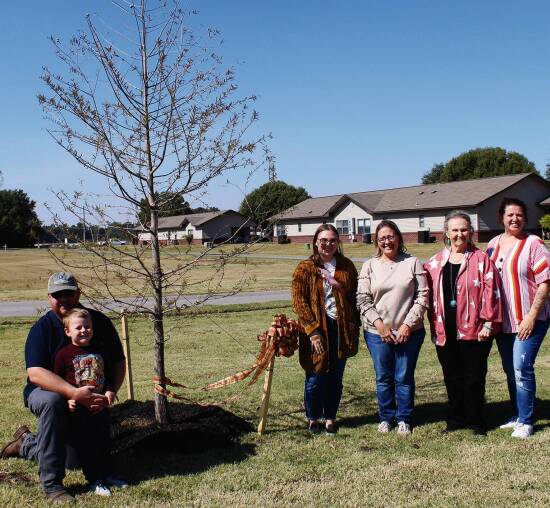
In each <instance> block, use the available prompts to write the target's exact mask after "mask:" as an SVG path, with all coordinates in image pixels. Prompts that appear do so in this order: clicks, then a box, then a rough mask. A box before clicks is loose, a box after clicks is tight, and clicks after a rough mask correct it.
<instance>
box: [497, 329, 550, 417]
mask: <svg viewBox="0 0 550 508" xmlns="http://www.w3.org/2000/svg"><path fill="white" fill-rule="evenodd" d="M549 324H550V322H549V321H536V322H535V327H534V328H533V331H532V333H531V335H530V336H529V338H528V339H526V340H519V339H518V338H517V336H516V334H515V333H503V334H501V335H500V336H499V337H498V339H497V346H498V351H499V353H500V358H501V359H502V368H503V369H504V372H505V373H506V380H507V382H508V392H509V394H510V401H511V402H512V408H513V411H514V416H517V417H518V418H519V421H520V423H526V424H528V425H533V421H534V418H533V413H534V408H535V393H536V381H535V360H536V358H537V354H538V352H539V349H540V345H541V344H542V341H543V339H544V336H545V335H546V332H547V331H548V325H549Z"/></svg>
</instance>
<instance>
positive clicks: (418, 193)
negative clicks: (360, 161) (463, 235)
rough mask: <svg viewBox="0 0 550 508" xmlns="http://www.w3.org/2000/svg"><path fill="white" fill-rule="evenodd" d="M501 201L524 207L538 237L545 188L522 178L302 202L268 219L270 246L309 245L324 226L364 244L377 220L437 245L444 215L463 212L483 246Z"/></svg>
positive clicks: (549, 186)
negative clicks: (280, 243) (271, 224)
mask: <svg viewBox="0 0 550 508" xmlns="http://www.w3.org/2000/svg"><path fill="white" fill-rule="evenodd" d="M503 197H516V198H519V199H521V200H523V201H525V203H527V206H528V210H529V214H528V217H529V225H530V226H531V229H532V230H533V231H535V232H537V233H539V234H540V229H539V228H538V221H539V219H540V217H541V216H542V215H543V214H544V213H546V212H545V209H546V210H547V209H548V203H549V202H550V182H548V181H547V180H545V179H544V178H542V177H540V176H539V175H536V174H533V173H524V174H520V175H507V176H496V177H491V178H481V179H477V180H464V181H459V182H449V183H438V184H430V185H417V186H414V187H400V188H396V189H384V190H375V191H368V192H355V193H349V194H338V195H335V196H324V197H319V198H310V199H306V200H305V201H302V202H301V203H299V204H298V205H296V206H294V207H292V208H290V209H288V210H286V211H284V212H283V213H281V214H279V215H277V216H276V217H274V218H273V220H274V221H275V222H276V227H275V231H274V232H275V236H274V241H278V239H279V237H281V236H282V235H286V237H287V238H288V239H289V240H290V241H291V242H298V243H308V242H311V240H312V239H313V234H314V232H315V230H316V229H317V227H319V225H321V224H323V223H327V224H333V225H334V226H335V227H336V228H337V229H338V232H339V233H340V236H341V239H342V240H343V241H353V240H355V241H358V242H362V241H367V242H368V241H370V240H371V235H372V233H373V232H374V230H375V229H376V226H377V225H378V223H379V222H380V221H381V220H382V219H390V220H392V221H394V222H395V223H396V224H397V225H398V227H399V229H400V230H401V232H402V233H403V236H404V238H405V241H406V242H426V241H434V240H440V239H441V238H442V234H443V221H444V218H445V215H446V214H447V213H449V212H450V211H451V210H454V209H462V210H464V211H466V212H468V214H470V217H471V218H472V224H473V226H474V232H475V233H474V237H475V240H476V241H482V242H485V241H488V240H489V239H490V238H492V237H493V236H494V235H496V234H498V233H499V232H501V231H502V227H501V225H500V223H499V221H498V217H497V210H498V207H499V204H500V202H501V200H502V198H503Z"/></svg>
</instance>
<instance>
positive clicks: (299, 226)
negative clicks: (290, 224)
mask: <svg viewBox="0 0 550 508" xmlns="http://www.w3.org/2000/svg"><path fill="white" fill-rule="evenodd" d="M301 232H302V223H301V222H298V233H301Z"/></svg>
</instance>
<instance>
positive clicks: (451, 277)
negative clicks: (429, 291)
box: [449, 261, 460, 309]
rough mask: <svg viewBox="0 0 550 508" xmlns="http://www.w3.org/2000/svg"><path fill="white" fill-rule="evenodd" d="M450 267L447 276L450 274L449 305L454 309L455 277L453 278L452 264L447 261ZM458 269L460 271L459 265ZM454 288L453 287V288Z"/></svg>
mask: <svg viewBox="0 0 550 508" xmlns="http://www.w3.org/2000/svg"><path fill="white" fill-rule="evenodd" d="M449 263H450V265H451V269H450V270H449V274H450V280H449V282H450V285H451V301H450V302H449V305H450V306H451V307H452V308H453V309H454V308H455V307H456V277H453V270H454V267H455V265H454V263H451V262H450V261H449ZM458 269H459V270H460V265H458ZM456 275H457V277H458V272H457V274H456ZM453 286H454V287H453Z"/></svg>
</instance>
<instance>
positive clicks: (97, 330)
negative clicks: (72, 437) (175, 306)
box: [23, 309, 124, 406]
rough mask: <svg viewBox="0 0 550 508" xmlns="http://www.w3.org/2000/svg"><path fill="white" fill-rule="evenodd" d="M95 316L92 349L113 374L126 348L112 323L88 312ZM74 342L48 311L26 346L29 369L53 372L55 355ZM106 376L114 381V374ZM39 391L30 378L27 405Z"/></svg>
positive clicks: (24, 395)
mask: <svg viewBox="0 0 550 508" xmlns="http://www.w3.org/2000/svg"><path fill="white" fill-rule="evenodd" d="M87 310H88V311H89V312H90V314H91V316H92V326H93V330H94V336H93V338H92V340H91V341H90V347H92V348H94V349H95V350H97V351H98V352H99V353H100V354H101V355H102V356H103V358H104V359H105V365H109V366H110V368H111V370H114V367H115V366H116V364H117V363H119V362H121V361H123V360H124V352H123V351H122V344H121V343H120V339H119V337H118V333H117V331H116V329H115V327H114V326H113V323H111V320H110V319H109V318H108V317H107V316H105V315H104V314H102V313H101V312H99V311H96V310H93V309H87ZM70 343H71V340H70V339H69V337H67V336H66V335H65V328H64V327H63V323H62V321H61V320H60V319H59V318H58V317H57V316H56V315H55V314H54V312H53V311H51V310H50V311H48V312H47V313H46V314H45V315H44V316H42V317H41V318H40V319H39V320H38V321H37V322H36V323H35V324H34V325H33V326H32V328H31V330H30V331H29V335H28V337H27V342H26V344H25V368H27V369H28V368H30V367H42V368H43V369H47V370H50V371H52V372H53V369H54V362H55V355H56V354H57V352H58V351H59V350H60V349H61V348H62V347H64V346H66V345H67V344H70ZM105 376H106V377H108V378H110V379H113V378H114V372H105ZM35 388H36V385H35V384H33V383H31V382H30V380H29V379H28V378H27V385H26V386H25V389H24V390H23V399H24V401H25V406H26V405H27V401H28V397H29V395H30V393H31V392H32V391H33V390H34V389H35Z"/></svg>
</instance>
